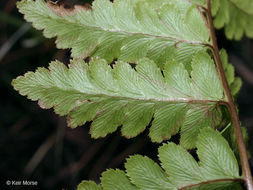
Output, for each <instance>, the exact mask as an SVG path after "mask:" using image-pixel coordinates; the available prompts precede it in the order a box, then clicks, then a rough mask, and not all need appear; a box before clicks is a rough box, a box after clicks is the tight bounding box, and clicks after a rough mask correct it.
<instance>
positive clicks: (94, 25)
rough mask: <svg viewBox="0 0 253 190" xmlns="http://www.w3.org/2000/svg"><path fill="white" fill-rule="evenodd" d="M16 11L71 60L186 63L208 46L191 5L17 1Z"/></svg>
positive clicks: (98, 0)
mask: <svg viewBox="0 0 253 190" xmlns="http://www.w3.org/2000/svg"><path fill="white" fill-rule="evenodd" d="M17 5H18V9H19V11H20V12H21V13H23V14H24V16H25V19H26V20H27V21H28V22H32V23H33V26H34V27H35V28H36V29H39V30H44V35H45V37H47V38H53V37H57V40H56V44H57V47H58V48H63V49H66V48H71V49H72V50H71V51H72V56H73V57H75V58H76V57H78V58H85V57H87V56H94V57H96V56H98V57H100V58H104V59H106V60H107V61H108V62H111V61H112V60H113V59H114V58H118V59H119V60H122V61H127V62H136V61H137V60H139V59H140V58H143V57H148V58H150V59H153V60H154V61H155V62H156V63H157V64H158V65H161V64H162V63H165V62H166V60H169V59H171V58H172V57H171V56H173V58H174V59H175V58H177V59H178V60H179V61H183V60H184V61H185V60H189V61H190V60H191V55H192V54H193V53H196V52H198V51H200V50H202V49H203V46H200V45H204V44H208V43H209V35H208V30H207V28H206V26H205V22H204V20H203V18H202V16H201V14H200V12H199V11H198V9H197V8H196V6H195V5H193V4H191V3H189V2H188V1H175V0H173V1H164V0H162V1H161V4H160V5H159V6H158V4H157V2H155V1H153V0H137V1H136V0H124V1H123V0H116V1H115V2H114V3H111V2H110V1H109V0H95V1H94V2H93V6H92V8H91V9H87V8H86V7H82V6H75V7H73V8H69V9H65V8H64V7H63V6H58V5H53V4H52V3H45V1H44V0H35V1H33V0H22V1H21V2H18V3H17Z"/></svg>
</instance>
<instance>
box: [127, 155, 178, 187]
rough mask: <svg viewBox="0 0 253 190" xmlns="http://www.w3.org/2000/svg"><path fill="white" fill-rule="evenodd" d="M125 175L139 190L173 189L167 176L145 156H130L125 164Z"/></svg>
mask: <svg viewBox="0 0 253 190" xmlns="http://www.w3.org/2000/svg"><path fill="white" fill-rule="evenodd" d="M125 167H126V171H127V175H128V176H129V177H130V179H131V182H132V183H133V184H135V185H136V186H137V187H138V188H139V189H149V190H169V189H174V186H173V185H172V184H171V182H170V180H169V179H168V177H167V175H166V174H165V173H164V172H163V170H162V169H161V168H160V167H159V165H158V164H156V163H155V162H154V161H153V160H151V159H150V158H148V157H145V156H140V155H136V156H132V157H130V158H129V159H127V162H126V164H125Z"/></svg>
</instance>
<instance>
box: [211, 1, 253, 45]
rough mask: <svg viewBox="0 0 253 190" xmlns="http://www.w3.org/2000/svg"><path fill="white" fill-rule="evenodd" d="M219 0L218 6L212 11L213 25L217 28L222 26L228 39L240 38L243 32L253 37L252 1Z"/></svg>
mask: <svg viewBox="0 0 253 190" xmlns="http://www.w3.org/2000/svg"><path fill="white" fill-rule="evenodd" d="M216 1H217V0H216ZM219 1H220V2H219V8H218V9H217V11H216V12H213V15H214V17H215V19H214V25H215V27H216V28H217V29H220V28H223V27H224V28H225V34H226V37H227V38H228V39H235V40H240V39H241V38H242V36H243V35H244V34H246V36H247V37H249V38H253V1H252V0H219Z"/></svg>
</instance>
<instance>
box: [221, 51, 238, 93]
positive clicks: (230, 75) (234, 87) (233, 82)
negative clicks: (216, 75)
mask: <svg viewBox="0 0 253 190" xmlns="http://www.w3.org/2000/svg"><path fill="white" fill-rule="evenodd" d="M220 56H221V61H222V65H223V68H224V71H225V75H226V78H227V81H228V84H229V88H230V91H231V94H232V95H233V97H236V96H237V94H238V93H239V91H240V89H241V86H242V80H241V78H240V77H235V69H234V66H233V65H232V64H229V63H228V55H227V52H226V50H224V49H222V50H221V51H220Z"/></svg>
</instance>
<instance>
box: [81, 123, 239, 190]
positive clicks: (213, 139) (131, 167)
mask: <svg viewBox="0 0 253 190" xmlns="http://www.w3.org/2000/svg"><path fill="white" fill-rule="evenodd" d="M158 152H159V154H158V156H159V159H160V161H161V166H162V168H161V167H160V166H159V165H158V164H157V163H155V162H154V161H153V160H151V159H150V158H148V157H146V156H141V155H134V156H131V157H130V158H128V159H127V162H126V164H125V168H126V174H124V171H120V170H108V171H106V172H105V173H104V174H102V180H101V183H102V187H103V189H104V190H111V189H113V186H110V185H109V186H108V184H111V183H114V185H115V186H117V187H121V186H118V184H122V183H126V185H130V184H132V186H131V187H129V190H131V189H133V190H135V189H140V190H143V189H149V190H177V189H178V190H182V189H192V190H193V189H194V190H196V189H204V190H205V189H206V190H230V189H234V190H240V189H241V186H240V184H239V183H237V181H242V177H241V176H239V167H238V163H237V160H236V158H235V156H234V154H233V151H232V150H231V149H230V147H229V145H228V143H227V141H226V140H225V139H224V138H223V137H222V136H221V135H220V134H219V132H217V131H214V130H213V129H210V128H209V129H208V128H205V129H203V130H202V131H201V132H200V134H199V136H198V141H197V154H198V157H199V160H200V161H199V162H197V161H196V160H195V159H194V158H193V157H192V155H191V154H189V153H188V152H187V151H186V150H185V149H183V148H182V147H181V146H179V145H176V144H174V143H167V144H164V145H163V146H161V147H160V148H159V151H158ZM116 179H118V180H117V181H116ZM83 183H84V182H83ZM118 189H120V188H118ZM122 189H124V188H122ZM78 190H82V189H81V188H78ZM115 190H116V189H115Z"/></svg>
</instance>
